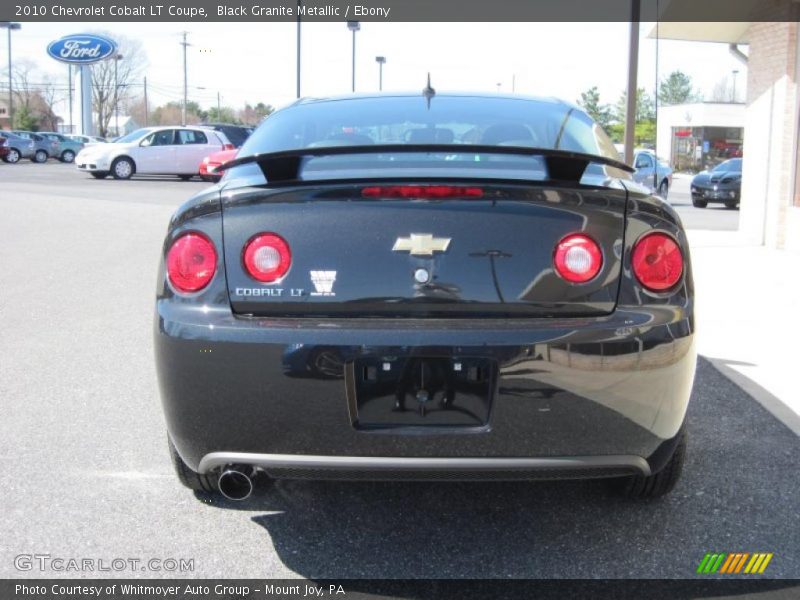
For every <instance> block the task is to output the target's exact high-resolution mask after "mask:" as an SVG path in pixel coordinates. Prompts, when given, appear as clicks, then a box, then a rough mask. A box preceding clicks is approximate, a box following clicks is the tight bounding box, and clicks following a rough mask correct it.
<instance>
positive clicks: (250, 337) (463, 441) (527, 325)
mask: <svg viewBox="0 0 800 600" xmlns="http://www.w3.org/2000/svg"><path fill="white" fill-rule="evenodd" d="M693 329H694V326H693V319H692V318H691V307H689V308H688V309H682V308H678V307H670V306H665V305H663V304H661V305H653V306H651V307H649V308H646V307H641V306H640V307H635V308H629V309H626V308H625V307H619V308H618V310H617V311H615V313H614V314H613V315H610V316H608V317H601V318H587V319H577V318H574V319H527V320H523V319H519V320H499V319H498V320H484V321H465V320H449V321H448V320H427V321H425V320H413V319H412V320H372V319H338V320H325V321H321V320H311V319H280V320H270V319H266V318H258V319H254V318H237V317H234V316H233V315H232V314H231V312H230V309H229V308H227V307H226V308H222V307H215V308H208V307H206V309H205V310H202V309H201V307H198V306H196V305H193V304H191V303H182V302H180V301H176V300H175V299H167V298H162V299H160V300H159V301H158V304H157V314H156V322H155V350H156V366H157V371H158V378H159V384H160V389H161V398H162V402H163V405H164V410H165V414H166V418H167V426H168V430H169V434H170V436H171V438H172V440H173V442H174V444H175V446H176V448H177V449H178V452H179V453H180V455H181V456H182V458H183V459H184V461H185V462H186V463H187V464H188V465H189V466H190V467H191V468H193V469H195V470H198V471H201V472H206V471H209V470H213V469H215V468H219V467H220V466H222V465H223V464H228V463H233V462H236V463H244V464H251V465H254V466H257V467H260V468H262V469H264V470H265V471H267V472H268V473H269V474H271V475H273V476H275V477H315V478H327V477H329V476H336V477H341V476H344V477H347V478H365V477H366V478H370V479H380V478H384V477H385V478H390V479H405V478H410V479H425V478H431V477H433V478H437V479H438V478H442V477H448V478H470V479H472V478H475V477H480V478H502V479H508V478H521V477H522V478H540V477H544V478H573V477H588V476H619V475H623V474H633V473H641V474H647V473H648V472H650V471H651V470H652V471H656V470H658V468H660V466H661V465H660V464H659V463H660V460H661V459H660V456H661V455H663V454H664V450H663V449H664V447H665V446H668V445H669V444H671V443H672V441H673V440H674V438H675V436H676V435H677V433H678V431H679V430H680V427H681V426H682V424H683V420H684V415H685V412H686V408H687V404H688V400H689V395H690V392H691V386H692V380H693V376H694V368H695V346H694V333H693ZM321 352H325V353H328V356H329V357H330V356H334V357H337V358H336V360H338V361H339V363H341V364H343V365H346V364H348V363H349V362H352V361H354V360H356V359H361V358H364V357H383V356H389V355H392V356H396V355H398V354H406V355H427V354H431V353H435V354H436V355H437V356H442V355H445V356H450V355H452V356H465V355H468V356H481V357H486V358H489V359H491V360H493V361H496V363H497V365H498V372H497V381H496V387H495V390H494V398H493V402H492V406H491V412H490V418H489V421H488V424H487V425H486V426H484V427H450V428H447V427H432V426H425V427H398V428H389V429H377V430H364V429H359V428H358V427H357V426H356V425H355V424H354V419H353V414H352V405H353V404H352V398H350V397H349V396H350V395H351V394H352V390H349V389H348V386H347V385H346V384H345V378H344V376H343V375H340V374H339V373H337V372H336V368H333V369H331V368H330V364H329V363H328V366H327V367H326V364H325V363H324V361H320V360H318V358H319V357H320V353H321ZM334 364H336V361H334Z"/></svg>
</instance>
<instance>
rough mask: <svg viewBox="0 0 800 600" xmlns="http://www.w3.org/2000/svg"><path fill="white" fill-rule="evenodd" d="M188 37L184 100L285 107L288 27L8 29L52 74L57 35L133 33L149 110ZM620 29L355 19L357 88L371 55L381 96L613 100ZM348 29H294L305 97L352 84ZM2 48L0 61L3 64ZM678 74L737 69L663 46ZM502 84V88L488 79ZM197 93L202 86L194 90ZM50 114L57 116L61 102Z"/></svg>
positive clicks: (708, 53)
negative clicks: (428, 91)
mask: <svg viewBox="0 0 800 600" xmlns="http://www.w3.org/2000/svg"><path fill="white" fill-rule="evenodd" d="M652 29H653V25H652V24H647V23H643V24H642V26H641V31H640V35H641V43H640V66H639V85H640V86H644V87H646V88H648V90H650V91H651V93H652V90H653V88H654V85H655V73H656V42H655V40H653V39H649V38H648V37H647V36H648V35H649V34H650V32H651V31H652ZM184 30H185V31H187V32H188V41H189V42H190V43H191V44H192V45H191V46H190V47H189V48H188V55H187V57H188V81H189V99H190V100H194V101H197V102H199V103H200V105H201V106H203V107H206V108H209V107H211V106H214V105H216V101H217V92H219V93H220V95H221V98H222V105H223V106H234V107H240V106H242V105H243V104H244V103H245V102H250V103H251V104H255V103H257V102H265V103H267V104H272V105H273V106H275V107H280V106H282V105H285V104H287V103H290V102H291V101H293V100H294V98H295V93H296V89H295V88H296V80H295V74H296V62H295V53H296V31H297V26H296V24H295V23H186V24H181V23H146V24H145V23H91V24H85V25H84V24H81V23H23V26H22V29H21V30H20V31H15V32H14V33H13V56H14V58H15V59H16V58H22V57H24V58H28V59H31V60H33V61H35V62H36V64H37V66H38V67H39V69H40V70H41V71H42V72H43V73H44V72H46V73H49V74H50V75H51V76H52V77H54V78H63V81H64V87H66V80H67V67H66V65H63V64H61V63H58V62H56V61H55V60H53V59H51V58H50V57H49V56H48V55H47V54H46V51H45V49H46V47H47V44H48V43H49V42H50V41H52V40H54V39H57V38H59V37H61V36H62V35H65V34H69V33H80V32H83V31H106V32H109V33H110V34H111V37H112V38H113V37H114V36H115V35H117V36H127V37H137V38H138V39H139V40H140V41H141V42H142V44H143V47H144V49H145V52H146V54H147V60H148V64H147V68H146V75H147V79H148V95H149V98H150V106H151V108H153V107H155V106H156V105H158V104H163V103H165V102H167V101H170V100H174V101H179V100H180V99H181V98H182V93H183V91H182V90H183V70H182V69H183V63H182V48H181V46H180V44H179V42H180V39H181V32H182V31H184ZM628 35H629V24H628V23H367V22H364V23H361V30H360V31H359V32H358V33H357V34H356V91H357V92H372V91H376V90H377V89H378V64H377V63H376V62H375V57H376V56H378V55H382V56H385V57H386V64H385V65H384V70H383V83H384V86H383V87H384V91H391V90H403V91H407V90H422V88H423V87H424V85H425V78H426V74H427V73H428V72H430V74H431V81H432V85H433V87H434V88H436V89H437V90H438V91H440V92H441V91H446V90H458V91H466V90H469V91H482V92H496V91H498V89H499V90H500V91H503V92H511V91H512V85H513V88H514V90H513V91H515V92H517V93H522V94H530V95H544V96H556V97H559V98H562V99H565V100H568V101H572V102H574V101H576V100H577V99H578V98H579V95H580V93H581V91H584V90H586V89H588V88H590V87H592V86H597V87H598V89H599V91H600V98H601V101H602V102H606V103H611V104H614V103H616V101H617V99H618V98H619V95H620V93H621V92H622V90H623V89H624V87H625V85H626V78H627V52H628ZM351 53H352V34H351V32H350V31H349V30H348V29H347V26H346V24H345V23H344V22H341V23H304V24H303V25H302V77H301V93H302V95H303V96H325V95H336V94H346V93H349V92H350V86H351V60H352V54H351ZM6 61H7V55H6V50H5V44H0V65H5V63H6ZM676 69H680V70H682V71H684V72H685V73H687V74H688V75H690V76H691V77H692V79H693V81H694V84H695V86H696V87H697V88H698V89H699V90H700V91H701V92H703V93H705V94H706V95H709V94H710V93H711V91H712V89H713V88H714V86H715V84H716V83H717V82H719V81H720V79H722V78H725V77H728V78H730V77H732V74H731V72H732V71H733V70H734V69H736V70H738V71H739V75H738V77H737V82H736V86H737V90H738V89H741V90H744V84H745V80H746V73H745V70H746V69H745V67H744V66H743V65H742V64H741V63H740V62H738V61H737V60H736V59H735V58H733V57H732V56H731V55H730V53H729V52H728V48H727V45H726V44H713V43H697V42H681V41H670V40H661V41H660V42H659V44H658V72H659V74H660V76H661V77H663V76H664V75H666V74H667V73H669V72H671V71H673V70H676ZM498 83H499V84H500V86H499V88H498V85H497V84H498ZM198 88H205V89H198ZM63 105H64V106H63V107H61V108H59V107H56V108H57V112H59V113H61V114H63V112H64V111H65V110H66V100H64V102H63Z"/></svg>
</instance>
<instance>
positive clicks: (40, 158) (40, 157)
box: [31, 150, 49, 163]
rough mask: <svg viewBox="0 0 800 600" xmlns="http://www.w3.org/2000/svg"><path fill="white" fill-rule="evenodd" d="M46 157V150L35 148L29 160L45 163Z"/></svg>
mask: <svg viewBox="0 0 800 600" xmlns="http://www.w3.org/2000/svg"><path fill="white" fill-rule="evenodd" d="M48 158H49V157H48V156H47V152H45V151H44V150H37V151H36V152H35V153H34V154H33V156H32V157H31V160H32V161H33V162H35V163H45V162H47V159H48Z"/></svg>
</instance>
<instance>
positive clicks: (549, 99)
mask: <svg viewBox="0 0 800 600" xmlns="http://www.w3.org/2000/svg"><path fill="white" fill-rule="evenodd" d="M421 96H422V90H419V91H413V92H412V91H409V92H364V93H359V94H345V95H338V96H321V97H312V96H309V97H304V98H299V99H297V100H295V101H294V102H293V103H292V104H290V105H289V106H296V105H299V104H316V103H320V102H340V101H343V100H354V99H359V100H364V99H376V100H379V99H381V98H417V97H421ZM436 98H486V99H487V100H491V99H497V98H501V99H505V100H520V101H528V102H545V103H552V104H563V105H565V106H573V105H572V104H571V103H569V102H565V101H564V100H561V99H560V98H556V97H554V96H527V95H522V94H506V93H502V92H499V93H492V94H489V93H486V92H468V91H467V92H436V94H435V95H434V96H433V101H434V102H435V101H436Z"/></svg>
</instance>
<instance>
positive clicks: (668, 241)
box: [631, 232, 683, 292]
mask: <svg viewBox="0 0 800 600" xmlns="http://www.w3.org/2000/svg"><path fill="white" fill-rule="evenodd" d="M631 266H632V267H633V273H634V275H636V279H638V280H639V283H641V284H642V285H643V286H644V287H645V288H647V289H648V290H651V291H654V292H663V291H664V290H668V289H669V288H671V287H672V286H674V285H675V284H676V283H678V281H679V280H680V278H681V275H682V274H683V253H682V252H681V248H680V246H678V243H677V242H676V241H675V240H674V239H672V238H671V237H670V236H668V235H666V234H664V233H658V232H655V233H648V234H647V235H645V236H644V237H642V238H641V239H640V240H639V241H638V242H636V245H635V246H634V247H633V254H632V255H631Z"/></svg>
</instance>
